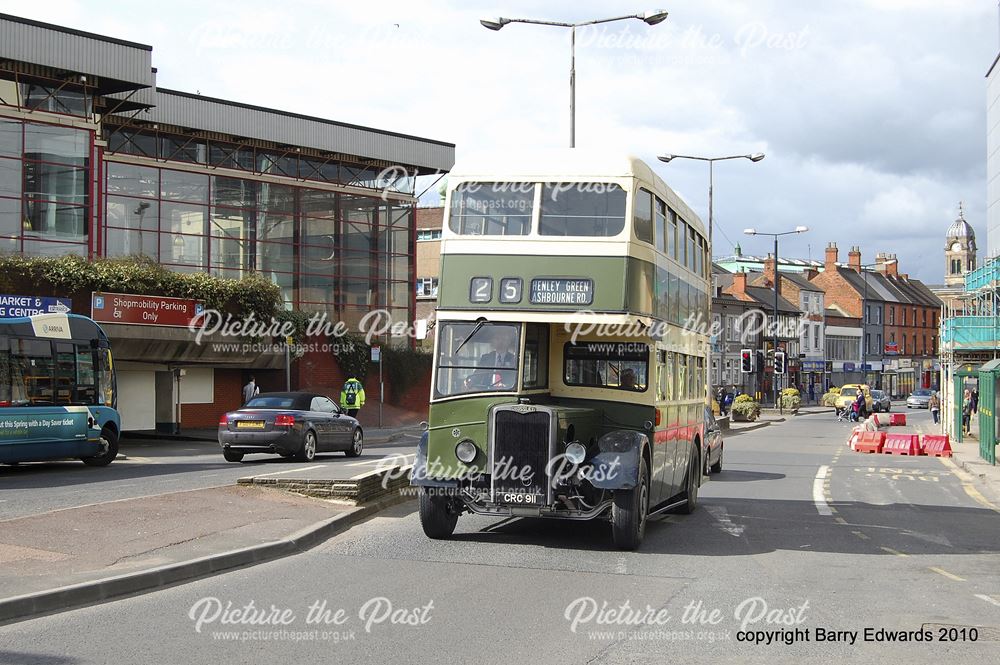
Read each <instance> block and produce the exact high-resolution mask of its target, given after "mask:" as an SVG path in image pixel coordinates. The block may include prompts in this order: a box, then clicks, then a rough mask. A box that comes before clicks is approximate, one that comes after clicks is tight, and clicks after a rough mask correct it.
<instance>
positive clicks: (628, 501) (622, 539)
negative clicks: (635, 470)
mask: <svg viewBox="0 0 1000 665" xmlns="http://www.w3.org/2000/svg"><path fill="white" fill-rule="evenodd" d="M648 513H649V470H648V469H647V468H646V459H645V458H643V459H642V461H641V462H640V463H639V485H638V487H635V488H634V489H631V490H624V491H618V492H615V502H614V504H613V505H612V506H611V537H612V539H613V540H614V542H615V547H617V548H618V549H620V550H634V549H636V548H637V547H639V544H640V543H641V542H642V538H643V536H644V535H645V534H646V515H647V514H648Z"/></svg>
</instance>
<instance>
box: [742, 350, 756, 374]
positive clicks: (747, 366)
mask: <svg viewBox="0 0 1000 665" xmlns="http://www.w3.org/2000/svg"><path fill="white" fill-rule="evenodd" d="M740 371H741V372H742V373H744V374H752V373H753V351H751V350H750V349H742V350H741V351H740Z"/></svg>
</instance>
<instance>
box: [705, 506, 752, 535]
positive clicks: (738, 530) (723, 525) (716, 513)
mask: <svg viewBox="0 0 1000 665" xmlns="http://www.w3.org/2000/svg"><path fill="white" fill-rule="evenodd" d="M707 508H708V512H710V513H712V517H714V518H715V521H716V522H718V523H719V528H720V529H722V530H723V531H725V532H726V533H728V534H729V535H730V536H733V537H734V538H739V537H740V536H742V535H743V529H744V528H745V527H744V526H743V525H742V524H736V523H734V522H733V520H732V519H731V518H730V517H729V511H727V510H726V509H725V507H723V506H708V507H707Z"/></svg>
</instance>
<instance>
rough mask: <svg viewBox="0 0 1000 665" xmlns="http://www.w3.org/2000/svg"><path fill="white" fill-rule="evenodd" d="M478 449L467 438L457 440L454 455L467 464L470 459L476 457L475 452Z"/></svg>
mask: <svg viewBox="0 0 1000 665" xmlns="http://www.w3.org/2000/svg"><path fill="white" fill-rule="evenodd" d="M478 452H479V450H478V449H477V448H476V444H475V443H473V442H472V441H470V440H469V439H464V440H462V441H459V442H458V445H457V446H455V457H457V458H458V459H459V461H460V462H464V463H466V464H469V463H470V462H472V460H474V459H476V454H477V453H478Z"/></svg>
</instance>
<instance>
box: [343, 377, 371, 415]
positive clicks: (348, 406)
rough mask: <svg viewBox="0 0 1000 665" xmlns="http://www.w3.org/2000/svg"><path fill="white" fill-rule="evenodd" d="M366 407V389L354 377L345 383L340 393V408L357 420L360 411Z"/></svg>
mask: <svg viewBox="0 0 1000 665" xmlns="http://www.w3.org/2000/svg"><path fill="white" fill-rule="evenodd" d="M364 405H365V387H364V386H363V385H362V384H361V382H360V381H358V380H357V379H356V378H354V377H353V376H352V377H351V378H349V379H347V381H345V382H344V387H343V389H341V391H340V408H341V409H343V410H344V411H346V412H347V415H349V416H351V417H352V418H356V417H357V415H358V411H360V410H361V407H363V406H364Z"/></svg>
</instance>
